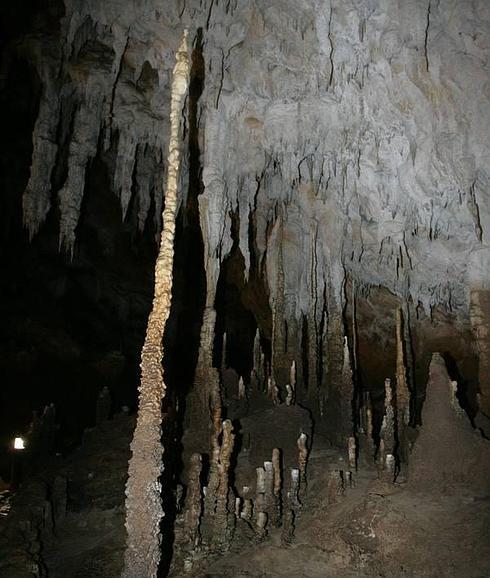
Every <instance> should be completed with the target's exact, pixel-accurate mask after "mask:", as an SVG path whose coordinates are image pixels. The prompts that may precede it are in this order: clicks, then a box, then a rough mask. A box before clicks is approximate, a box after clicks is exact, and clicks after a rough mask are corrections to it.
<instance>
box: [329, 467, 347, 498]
mask: <svg viewBox="0 0 490 578" xmlns="http://www.w3.org/2000/svg"><path fill="white" fill-rule="evenodd" d="M343 493H344V482H343V478H342V473H341V472H340V471H339V470H332V471H331V472H330V474H329V476H328V482H327V496H328V503H329V505H330V504H335V502H337V500H338V497H339V496H341V495H342V494H343Z"/></svg>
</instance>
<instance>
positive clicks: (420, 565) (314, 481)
mask: <svg viewBox="0 0 490 578" xmlns="http://www.w3.org/2000/svg"><path fill="white" fill-rule="evenodd" d="M336 460H338V456H336V452H333V451H331V450H329V449H327V448H318V447H317V448H316V449H314V450H313V452H312V455H311V457H310V461H309V480H310V481H309V486H308V495H307V498H306V500H305V506H304V510H303V513H302V515H301V517H300V519H299V521H298V524H297V529H296V534H295V540H294V543H293V544H292V546H290V547H288V548H284V547H282V546H281V536H280V534H281V531H280V529H279V530H277V531H275V532H272V533H271V535H270V536H269V537H268V539H266V540H265V541H264V542H263V543H261V544H255V545H253V546H250V547H245V548H243V547H242V549H240V550H239V551H230V552H229V553H228V554H227V555H225V556H222V557H221V558H219V559H218V560H216V561H214V562H212V563H211V564H209V566H207V567H206V568H205V569H203V570H198V571H197V572H196V573H195V574H194V576H200V577H207V578H232V577H233V578H276V577H277V578H279V577H291V578H292V577H295V578H298V577H304V578H307V577H308V578H329V577H332V578H334V577H335V578H350V577H366V578H371V577H373V578H374V577H386V578H389V577H390V578H392V577H402V576H403V577H421V578H422V577H424V578H429V577H430V578H442V577H454V578H456V577H457V578H461V577H468V578H485V577H488V576H489V575H490V539H489V529H490V495H481V494H475V493H472V492H471V490H470V489H469V488H466V489H465V488H462V487H456V486H452V487H447V486H446V487H445V488H441V489H440V491H439V492H431V493H419V492H417V491H416V488H413V487H410V486H409V485H408V484H406V483H401V484H395V485H394V484H391V483H387V482H386V481H383V480H380V479H378V476H377V473H376V471H375V470H374V469H367V468H364V469H360V471H359V472H358V473H357V474H356V477H355V486H354V487H352V488H349V489H347V490H346V492H345V494H344V495H343V496H339V497H338V500H337V502H336V503H334V504H332V503H329V498H328V492H327V483H326V480H327V476H328V466H327V467H326V465H327V464H328V463H330V464H331V463H332V461H334V462H335V461H336ZM232 550H233V549H232ZM176 576H177V574H176Z"/></svg>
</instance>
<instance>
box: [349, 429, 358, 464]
mask: <svg viewBox="0 0 490 578" xmlns="http://www.w3.org/2000/svg"><path fill="white" fill-rule="evenodd" d="M347 448H348V458H349V467H350V468H352V469H356V464H357V457H356V438H355V437H353V436H350V437H349V439H348V441H347Z"/></svg>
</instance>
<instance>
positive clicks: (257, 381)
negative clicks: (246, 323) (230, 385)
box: [250, 327, 264, 391]
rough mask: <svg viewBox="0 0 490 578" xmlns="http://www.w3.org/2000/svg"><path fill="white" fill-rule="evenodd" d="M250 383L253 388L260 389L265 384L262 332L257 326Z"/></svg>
mask: <svg viewBox="0 0 490 578" xmlns="http://www.w3.org/2000/svg"><path fill="white" fill-rule="evenodd" d="M250 383H251V386H252V389H254V390H257V391H260V390H261V389H262V388H263V386H264V382H263V366H262V351H261V348H260V332H259V328H258V327H257V331H256V332H255V338H254V348H253V367H252V373H251V376H250Z"/></svg>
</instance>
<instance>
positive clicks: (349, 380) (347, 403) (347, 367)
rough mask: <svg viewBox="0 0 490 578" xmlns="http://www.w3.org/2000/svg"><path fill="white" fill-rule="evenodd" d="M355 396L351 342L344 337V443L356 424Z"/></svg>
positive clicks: (342, 409)
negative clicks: (353, 408)
mask: <svg viewBox="0 0 490 578" xmlns="http://www.w3.org/2000/svg"><path fill="white" fill-rule="evenodd" d="M353 397H354V382H353V377H352V365H351V360H350V351H349V344H348V342H347V337H344V354H343V366H342V384H341V389H340V408H341V409H340V420H341V423H340V435H341V436H342V440H341V442H342V445H344V444H345V443H347V440H348V438H349V437H350V436H351V435H352V433H353V430H354V424H353V420H352V403H353Z"/></svg>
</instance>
